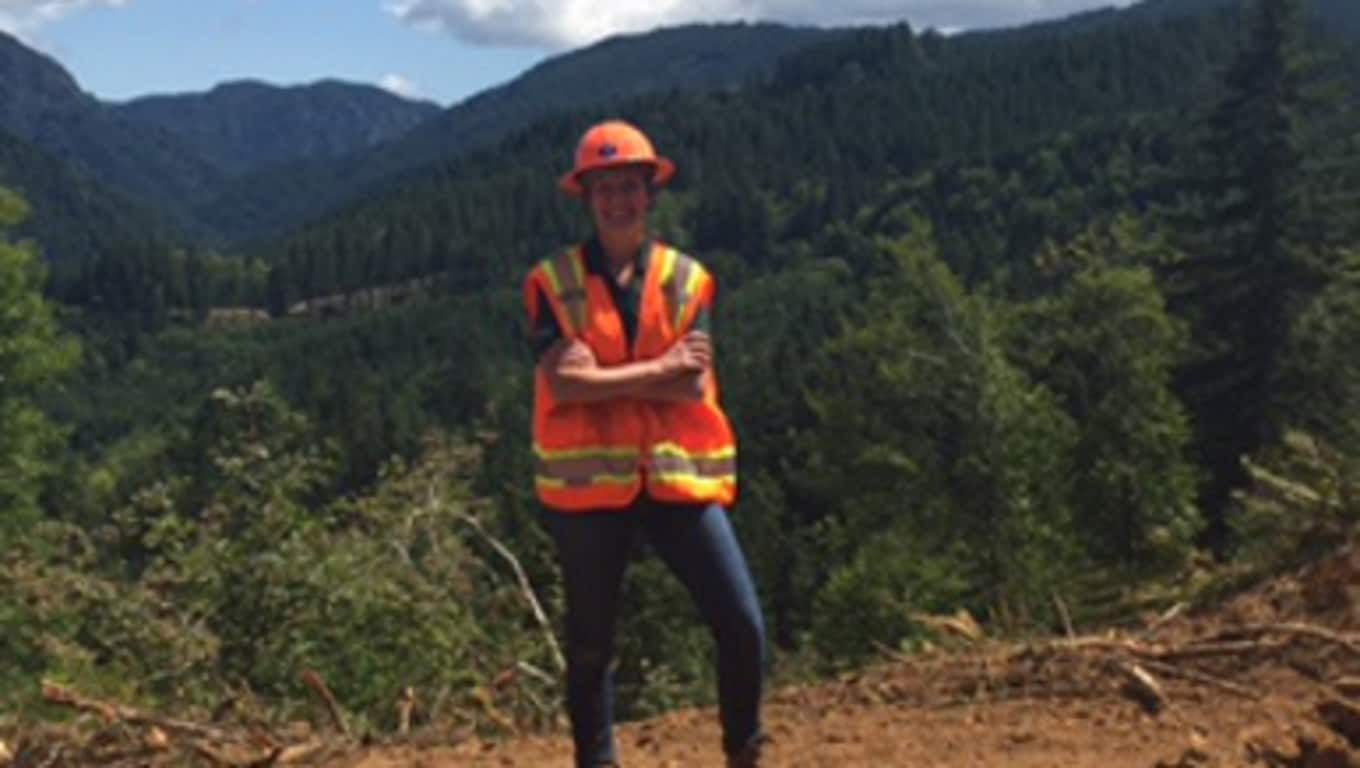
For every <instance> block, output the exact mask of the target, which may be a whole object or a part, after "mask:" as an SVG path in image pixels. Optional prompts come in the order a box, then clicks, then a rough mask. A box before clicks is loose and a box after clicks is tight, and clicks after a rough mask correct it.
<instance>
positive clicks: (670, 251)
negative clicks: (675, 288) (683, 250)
mask: <svg viewBox="0 0 1360 768" xmlns="http://www.w3.org/2000/svg"><path fill="white" fill-rule="evenodd" d="M660 251H661V254H660V255H661V272H660V275H659V280H658V281H657V285H660V286H661V288H662V289H663V290H665V289H668V288H669V287H670V284H671V278H672V277H673V276H674V275H675V249H674V248H667V247H664V246H662V247H661V248H660Z"/></svg>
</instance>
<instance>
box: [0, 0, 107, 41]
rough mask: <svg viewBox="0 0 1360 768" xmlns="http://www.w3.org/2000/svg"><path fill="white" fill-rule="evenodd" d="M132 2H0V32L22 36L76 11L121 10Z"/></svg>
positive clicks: (45, 0) (39, 0)
mask: <svg viewBox="0 0 1360 768" xmlns="http://www.w3.org/2000/svg"><path fill="white" fill-rule="evenodd" d="M131 1H132V0H0V30H4V31H6V32H10V33H13V34H17V35H23V34H25V33H27V32H30V31H32V30H35V29H37V28H39V27H41V26H44V25H46V24H50V23H52V22H54V21H60V20H61V19H62V18H63V17H65V16H67V15H69V14H71V13H74V12H76V11H80V10H84V9H86V8H91V7H96V6H106V7H109V8H122V7H123V6H126V5H127V4H128V3H130V2H131Z"/></svg>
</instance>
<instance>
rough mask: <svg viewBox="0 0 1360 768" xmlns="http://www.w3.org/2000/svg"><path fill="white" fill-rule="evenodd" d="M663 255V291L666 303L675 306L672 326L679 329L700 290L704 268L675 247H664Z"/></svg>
mask: <svg viewBox="0 0 1360 768" xmlns="http://www.w3.org/2000/svg"><path fill="white" fill-rule="evenodd" d="M661 257H662V259H663V261H662V264H661V291H662V293H664V294H665V296H666V304H667V305H668V306H670V307H672V308H673V313H674V314H673V315H672V316H671V318H670V320H671V327H672V328H677V329H678V328H681V327H683V325H684V322H685V317H686V313H687V312H688V311H689V307H690V303H691V301H692V300H693V299H694V297H695V295H696V294H697V293H698V292H699V285H700V284H701V283H702V282H703V279H704V270H703V267H701V266H699V263H698V262H697V261H695V260H694V259H691V258H690V257H688V256H686V255H684V254H682V253H680V252H679V251H676V250H675V249H674V248H665V249H663V250H662V252H661Z"/></svg>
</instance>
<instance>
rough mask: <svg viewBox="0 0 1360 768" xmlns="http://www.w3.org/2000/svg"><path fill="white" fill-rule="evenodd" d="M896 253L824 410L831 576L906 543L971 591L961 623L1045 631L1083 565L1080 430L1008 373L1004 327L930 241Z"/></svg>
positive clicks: (817, 442)
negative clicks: (967, 617) (869, 543)
mask: <svg viewBox="0 0 1360 768" xmlns="http://www.w3.org/2000/svg"><path fill="white" fill-rule="evenodd" d="M883 247H885V248H886V249H887V253H888V254H890V255H891V257H892V258H893V259H895V260H896V262H897V268H896V270H895V271H894V272H893V273H890V274H889V275H887V276H885V277H884V278H882V279H881V280H878V281H876V282H875V283H874V284H873V285H872V287H871V288H870V296H869V298H868V299H867V301H866V306H865V313H864V316H863V319H862V320H861V321H860V322H859V323H857V324H856V325H854V326H851V327H847V329H846V331H845V333H844V334H843V335H842V336H841V337H840V338H839V339H837V340H836V341H835V342H833V343H832V344H831V346H830V347H829V348H828V350H827V357H826V358H825V360H824V362H823V363H822V364H821V366H820V369H819V379H820V380H819V382H818V389H817V391H816V393H815V395H811V398H812V405H813V408H814V410H815V411H816V412H817V414H818V417H819V424H818V427H817V428H816V429H815V430H813V431H811V432H810V433H809V434H808V435H807V441H806V448H805V450H806V451H807V457H808V458H807V461H808V470H809V472H808V478H807V483H808V492H809V493H810V494H812V495H813V496H814V497H815V498H817V499H818V500H819V501H821V502H822V503H825V504H826V505H827V506H828V507H829V508H830V509H831V510H833V512H832V514H831V515H830V516H829V517H828V518H826V519H825V520H824V521H823V522H822V523H821V525H822V527H823V529H824V532H825V533H824V537H823V541H824V545H825V546H826V547H827V550H828V551H827V553H826V555H825V559H824V560H823V562H827V563H835V562H853V561H854V558H855V557H856V556H857V555H856V553H857V552H858V551H859V548H860V547H861V546H862V544H863V542H864V541H866V540H868V539H871V538H872V537H873V536H875V535H877V534H878V533H879V532H882V531H886V530H892V531H896V532H897V533H896V535H898V536H902V537H912V538H915V539H917V540H918V541H919V545H918V546H919V551H921V552H930V553H934V554H933V555H931V556H929V557H927V560H931V559H933V560H934V562H932V563H929V564H928V565H926V566H923V567H924V568H926V569H928V570H932V571H937V572H940V571H950V572H952V573H953V574H954V577H955V578H957V579H959V580H960V581H962V582H963V583H965V584H966V585H967V592H966V594H967V600H966V605H965V606H964V607H967V608H969V609H972V610H974V611H975V612H979V613H981V612H986V613H988V614H990V615H991V616H992V617H993V618H994V619H996V620H998V621H1000V622H1002V623H1003V624H1010V625H1011V626H1019V625H1020V624H1024V623H1027V622H1030V621H1035V620H1040V621H1041V620H1042V619H1043V617H1044V616H1045V614H1046V613H1047V610H1048V609H1047V607H1046V606H1047V605H1048V594H1049V590H1050V589H1051V588H1052V587H1053V586H1054V585H1055V584H1057V583H1058V582H1059V581H1060V580H1061V579H1062V577H1063V576H1064V574H1065V573H1066V572H1067V571H1068V570H1069V569H1070V568H1072V567H1073V565H1074V564H1075V563H1076V562H1077V560H1076V557H1075V555H1076V552H1075V541H1074V539H1073V536H1072V531H1071V517H1070V515H1071V507H1070V505H1069V500H1068V496H1067V489H1068V483H1069V480H1068V478H1067V477H1066V476H1065V470H1066V468H1067V466H1068V465H1069V462H1070V451H1071V449H1072V446H1073V440H1074V437H1075V435H1074V429H1073V425H1072V423H1071V421H1070V420H1069V418H1068V417H1067V416H1066V415H1065V414H1063V413H1062V412H1061V410H1060V409H1059V408H1058V407H1057V403H1056V401H1055V399H1054V398H1053V397H1052V395H1051V394H1050V393H1048V392H1046V391H1045V390H1043V389H1042V388H1040V387H1037V386H1035V385H1034V384H1033V383H1032V382H1031V381H1029V380H1028V378H1027V377H1026V376H1025V375H1024V374H1023V373H1021V372H1020V371H1018V370H1017V369H1015V368H1014V367H1013V366H1012V365H1010V364H1009V363H1008V362H1007V361H1006V360H1005V357H1004V355H1003V350H1002V347H1001V344H1000V343H999V340H998V334H997V330H996V327H995V322H996V320H995V318H994V317H993V316H992V315H991V314H990V313H989V311H988V308H987V306H986V304H985V303H984V302H982V301H979V300H976V299H973V298H971V297H968V296H966V295H965V294H964V293H963V291H962V289H961V288H960V286H959V284H958V282H957V280H955V279H954V278H953V276H952V275H950V274H949V271H948V269H947V268H946V267H945V266H944V265H943V264H941V263H940V262H939V261H938V259H937V257H936V256H935V255H934V252H933V249H932V248H931V247H930V245H929V243H928V240H923V239H921V238H919V237H918V238H916V239H914V240H910V241H903V242H899V243H894V244H891V245H885V246H883ZM855 567H858V568H864V567H865V566H864V565H863V564H862V563H861V564H860V565H858V566H855ZM892 572H893V573H898V572H899V571H898V570H896V569H894V570H893V571H892ZM833 578H834V577H833ZM843 578H845V579H853V575H847V576H845V577H843ZM838 588H839V589H844V587H843V586H842V587H838ZM937 598H938V596H934V595H928V594H925V595H917V599H920V600H923V601H925V602H927V603H930V602H933V601H934V600H936V599H937ZM828 599H830V598H828ZM838 599H844V598H843V597H842V598H838ZM866 599H868V597H867V596H866ZM866 628H867V627H866Z"/></svg>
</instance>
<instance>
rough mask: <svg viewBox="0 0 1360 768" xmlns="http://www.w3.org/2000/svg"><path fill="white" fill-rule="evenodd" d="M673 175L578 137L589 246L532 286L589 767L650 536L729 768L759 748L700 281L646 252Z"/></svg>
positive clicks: (572, 179) (556, 535) (577, 711)
mask: <svg viewBox="0 0 1360 768" xmlns="http://www.w3.org/2000/svg"><path fill="white" fill-rule="evenodd" d="M674 174H675V165H674V164H673V163H672V162H671V161H670V160H668V159H666V158H664V157H659V156H657V154H656V152H655V151H654V150H653V148H652V144H651V141H650V140H648V138H647V137H646V136H645V135H643V133H642V132H641V131H639V130H638V129H637V128H635V127H633V126H631V125H629V124H627V123H624V122H622V121H617V120H615V121H609V122H605V123H601V124H599V125H596V126H594V127H593V128H591V129H590V130H589V131H587V132H586V133H585V135H584V136H583V137H582V138H581V141H580V143H579V145H578V147H577V150H576V158H575V166H574V167H573V169H572V170H571V171H570V172H568V173H567V174H566V175H565V176H563V177H562V179H561V181H560V186H561V189H562V191H563V192H565V193H566V194H568V195H570V196H572V197H577V198H581V199H582V200H583V201H584V203H585V207H586V210H587V211H588V212H589V213H590V217H591V220H592V222H593V225H594V236H593V237H591V238H590V239H589V240H587V241H586V242H584V243H581V244H579V245H576V246H573V247H571V248H568V249H566V250H564V251H563V252H562V253H560V254H558V255H556V256H553V257H551V258H549V259H546V260H544V261H543V262H542V263H540V264H539V265H538V266H537V267H535V268H534V269H533V271H531V272H530V274H529V277H528V279H527V280H526V281H525V286H524V298H525V305H526V308H527V311H528V314H529V321H530V327H531V328H532V341H533V346H534V351H535V354H536V356H537V366H536V371H535V387H534V400H535V403H534V452H535V456H536V459H537V462H536V476H535V487H536V489H537V493H538V498H539V500H540V501H541V502H542V504H543V506H544V507H545V511H544V518H545V520H546V522H547V527H548V530H549V531H550V532H551V534H552V537H553V540H554V542H555V544H556V548H557V555H558V562H559V565H560V566H561V569H562V575H563V581H564V582H565V586H566V600H567V617H566V624H567V627H566V633H567V708H568V711H569V714H570V718H571V724H572V737H573V740H574V742H575V748H576V764H577V765H578V766H581V767H582V768H584V767H585V766H591V767H594V766H602V765H617V763H616V759H617V758H616V751H615V747H614V740H613V681H612V672H611V661H612V658H613V643H614V634H615V625H616V623H617V618H618V603H619V588H620V585H621V583H622V579H623V573H624V568H625V565H626V564H627V561H628V557H629V553H630V546H631V544H632V542H633V541H634V539H635V538H636V536H637V535H639V534H641V535H645V536H646V537H647V539H648V540H649V541H650V543H651V545H652V548H653V549H654V550H655V551H656V552H657V553H658V554H659V555H660V557H661V558H662V560H663V561H664V562H665V563H666V565H667V566H668V567H669V569H670V570H671V571H672V572H673V573H674V574H675V575H676V576H677V577H678V578H679V579H680V581H681V582H682V583H683V584H684V585H685V587H686V588H687V589H688V590H689V592H690V595H691V596H692V597H693V599H694V601H695V603H696V604H697V605H698V608H699V611H700V613H701V615H702V616H703V618H704V620H705V621H706V622H707V624H708V626H709V628H710V629H711V630H712V632H713V635H714V637H715V639H716V641H717V645H718V693H719V711H720V719H721V722H722V729H723V751H724V753H725V754H726V755H727V764H728V765H729V766H734V767H740V768H748V767H750V766H755V765H756V764H757V760H758V757H759V750H760V744H761V742H762V740H763V737H762V735H761V731H760V714H759V709H760V692H761V685H762V677H763V673H764V664H765V657H764V652H765V630H764V626H763V623H762V620H761V613H760V606H759V603H758V600H757V597H756V592H755V586H754V584H753V583H752V580H751V575H750V572H749V569H748V568H747V565H746V561H745V558H744V556H743V555H742V552H741V548H740V546H739V545H738V544H737V540H736V537H735V536H734V534H733V531H732V528H731V525H730V524H729V522H728V519H727V511H726V508H727V507H730V506H731V505H732V504H733V502H734V501H735V499H736V444H735V440H734V438H733V434H732V430H731V427H730V426H729V424H728V422H727V418H726V416H725V415H724V414H723V411H722V409H721V407H720V406H719V404H718V388H717V379H716V377H715V375H714V372H713V366H712V355H713V351H712V344H711V341H710V337H709V331H710V321H709V313H710V311H711V305H712V302H713V294H714V290H715V287H714V282H713V279H712V278H711V277H710V276H709V274H708V273H707V272H706V271H705V270H704V268H703V266H702V265H700V264H699V263H698V262H696V261H695V260H693V259H691V258H690V257H688V256H686V255H684V254H681V253H679V252H678V251H676V250H675V249H673V248H670V247H669V246H666V245H664V244H662V243H660V242H657V241H655V240H653V239H652V238H651V237H650V233H649V227H648V215H649V213H650V211H651V209H652V205H653V202H654V200H655V194H656V190H657V189H658V188H660V187H662V186H664V185H665V184H666V183H667V182H668V181H669V180H670V179H671V177H672V176H674Z"/></svg>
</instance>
